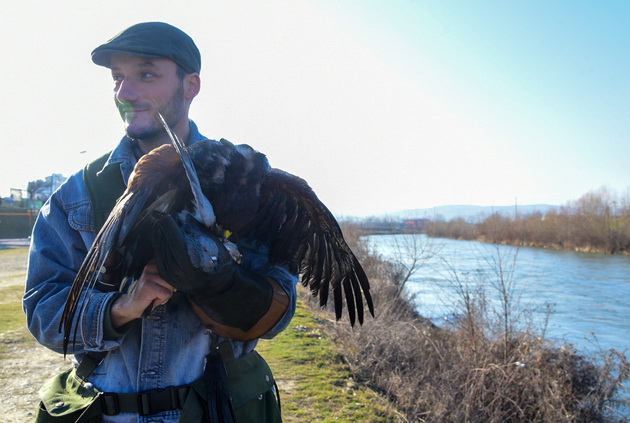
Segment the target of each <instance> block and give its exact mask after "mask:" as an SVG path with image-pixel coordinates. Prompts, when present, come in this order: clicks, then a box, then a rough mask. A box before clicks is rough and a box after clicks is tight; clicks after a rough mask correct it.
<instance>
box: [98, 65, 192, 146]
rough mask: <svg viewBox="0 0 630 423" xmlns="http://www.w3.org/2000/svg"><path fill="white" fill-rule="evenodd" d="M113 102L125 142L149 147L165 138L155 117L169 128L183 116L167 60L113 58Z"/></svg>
mask: <svg viewBox="0 0 630 423" xmlns="http://www.w3.org/2000/svg"><path fill="white" fill-rule="evenodd" d="M110 68H111V71H112V77H113V78H114V98H115V101H116V106H117V107H118V111H119V112H120V116H121V117H122V118H123V121H124V122H125V130H126V131H127V135H128V136H129V138H132V139H138V140H142V141H146V142H149V143H152V142H153V141H154V140H158V139H159V138H163V137H164V135H166V133H165V131H164V128H163V127H162V124H161V123H160V120H159V118H158V116H157V112H160V113H161V114H162V116H164V119H165V120H166V122H167V123H168V124H169V126H170V127H171V128H174V127H176V126H177V125H178V124H181V121H182V119H185V118H186V116H187V107H188V105H187V103H186V101H185V99H184V87H183V81H182V79H181V78H180V77H179V76H178V75H177V65H176V64H175V62H173V61H172V60H169V59H160V58H149V57H139V56H130V55H126V54H113V55H112V58H111V62H110Z"/></svg>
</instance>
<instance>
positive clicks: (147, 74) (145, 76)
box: [142, 72, 155, 79]
mask: <svg viewBox="0 0 630 423" xmlns="http://www.w3.org/2000/svg"><path fill="white" fill-rule="evenodd" d="M152 78H155V74H154V73H151V72H142V79H152Z"/></svg>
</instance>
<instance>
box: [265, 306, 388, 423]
mask: <svg viewBox="0 0 630 423" xmlns="http://www.w3.org/2000/svg"><path fill="white" fill-rule="evenodd" d="M326 326H327V322H326V321H325V320H322V319H319V318H317V317H316V316H314V315H313V311H312V310H311V309H310V308H308V306H305V305H304V304H303V303H302V302H299V303H298V309H297V312H296V315H295V317H294V319H293V321H292V323H291V325H290V326H289V327H288V328H287V329H286V330H285V331H284V332H282V333H281V334H280V335H278V336H277V337H275V338H274V339H273V340H263V341H261V342H260V344H259V347H258V348H257V349H258V350H259V352H260V353H261V354H262V355H263V356H264V357H265V359H266V360H267V362H268V363H269V365H270V366H271V368H272V370H273V372H274V375H275V377H276V380H277V382H278V385H279V388H280V395H281V401H282V415H283V418H284V421H285V422H303V421H321V422H339V421H344V422H345V421H361V422H391V421H398V420H399V417H398V416H397V414H396V413H395V411H393V410H392V409H391V408H390V407H389V406H388V404H387V403H386V402H385V400H384V399H383V398H382V397H381V396H379V395H378V394H377V393H375V392H374V391H372V390H371V389H370V388H369V387H367V386H366V385H365V384H362V383H360V382H361V381H360V380H357V379H356V378H355V375H353V373H352V371H351V370H350V368H349V367H348V365H347V364H346V362H345V360H344V357H343V355H342V354H341V353H340V352H339V350H338V347H337V346H336V345H335V344H334V343H333V341H332V340H331V338H330V337H329V336H328V335H327V333H326V332H327V330H326Z"/></svg>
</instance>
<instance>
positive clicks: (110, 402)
mask: <svg viewBox="0 0 630 423" xmlns="http://www.w3.org/2000/svg"><path fill="white" fill-rule="evenodd" d="M101 404H102V406H103V414H105V415H106V416H116V415H118V414H120V404H119V402H118V395H117V394H116V393H115V392H103V393H102V394H101ZM110 410H113V411H110Z"/></svg>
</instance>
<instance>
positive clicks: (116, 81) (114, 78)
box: [112, 74, 124, 85]
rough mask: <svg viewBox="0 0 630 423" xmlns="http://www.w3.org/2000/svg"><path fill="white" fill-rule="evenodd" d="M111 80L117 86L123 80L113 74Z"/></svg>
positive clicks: (120, 76)
mask: <svg viewBox="0 0 630 423" xmlns="http://www.w3.org/2000/svg"><path fill="white" fill-rule="evenodd" d="M112 79H113V80H114V84H115V85H119V84H120V83H121V82H122V80H123V79H124V78H123V77H122V75H118V74H113V75H112Z"/></svg>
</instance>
